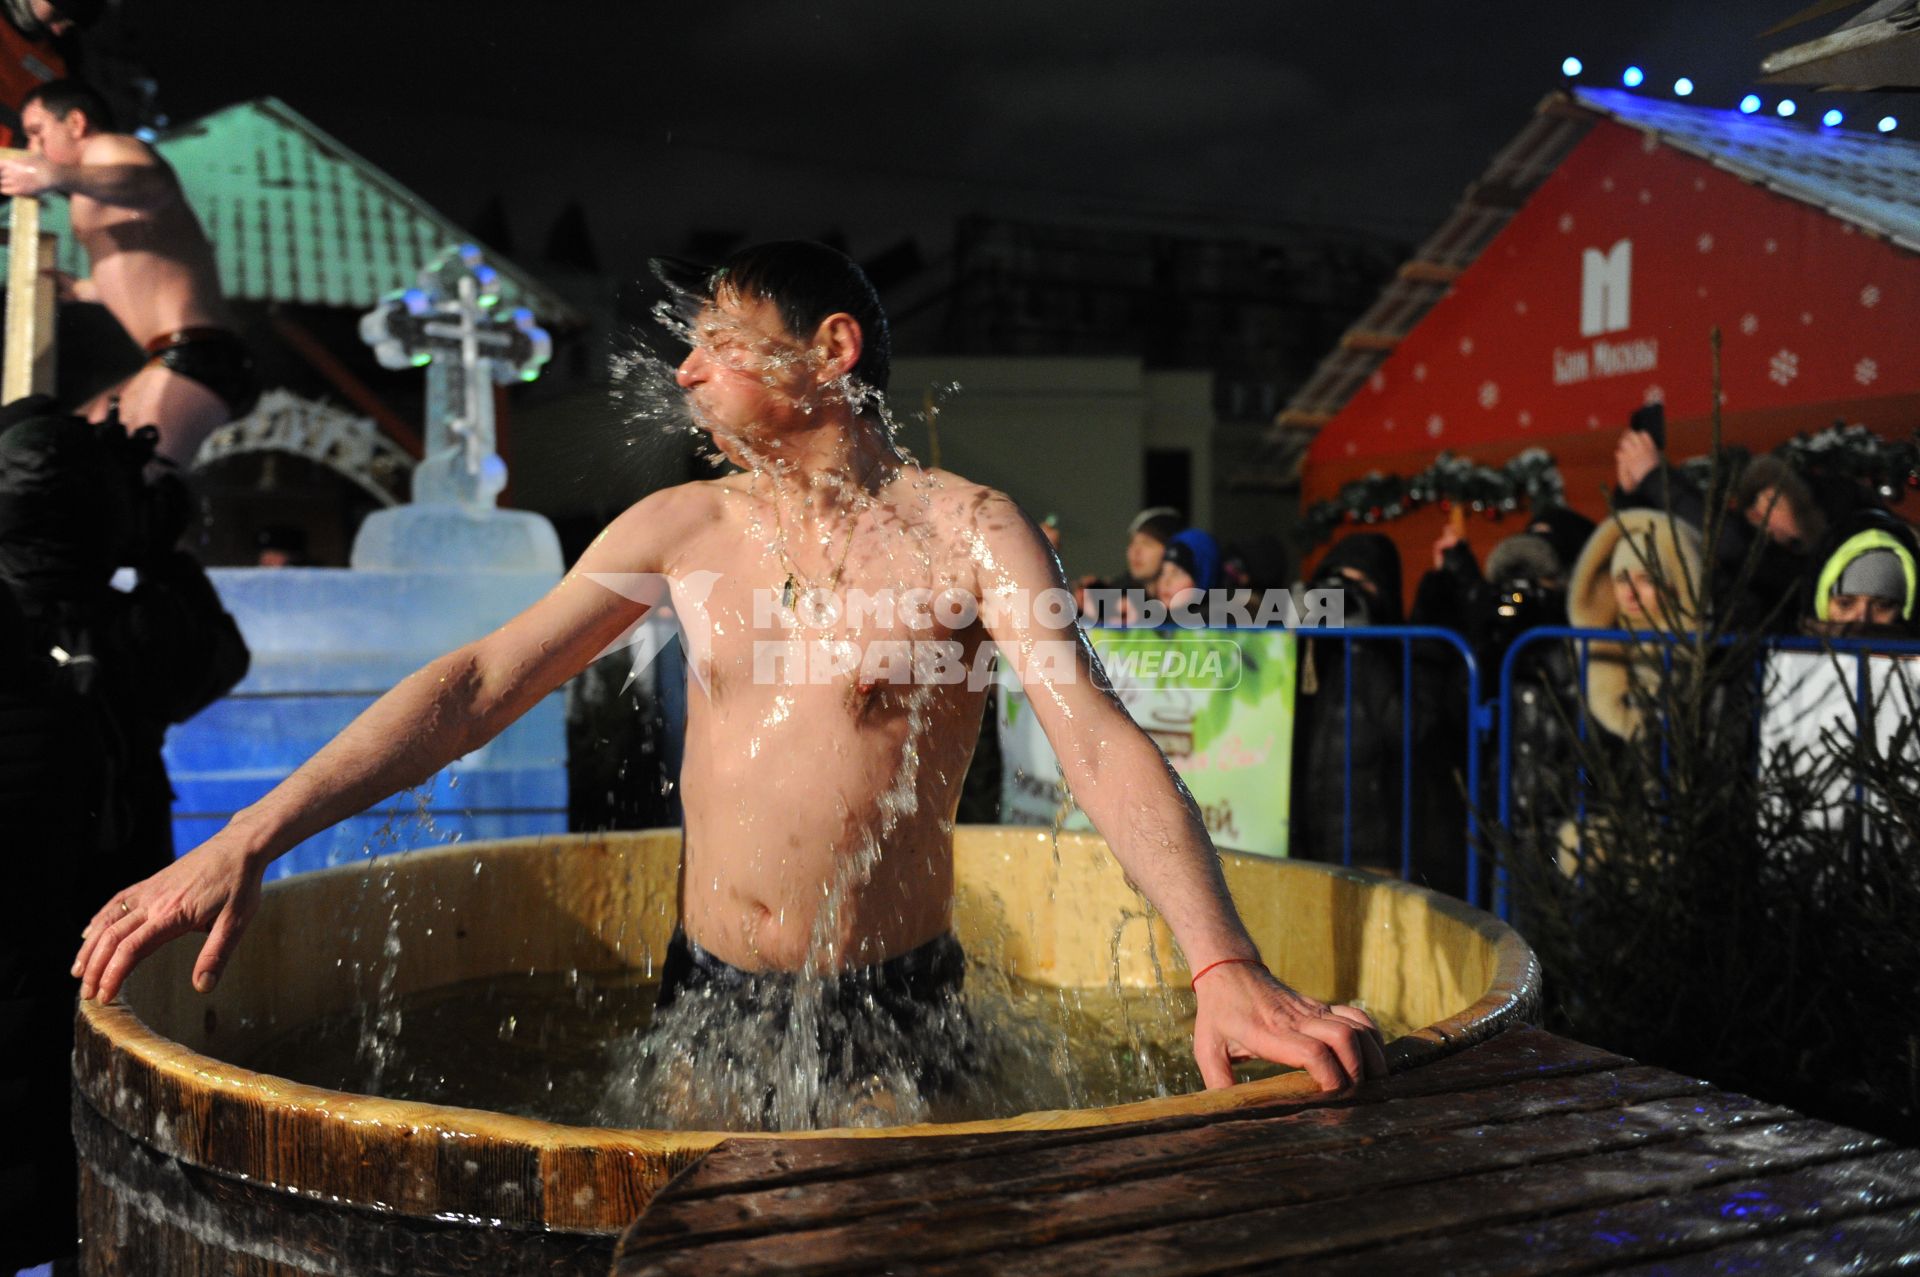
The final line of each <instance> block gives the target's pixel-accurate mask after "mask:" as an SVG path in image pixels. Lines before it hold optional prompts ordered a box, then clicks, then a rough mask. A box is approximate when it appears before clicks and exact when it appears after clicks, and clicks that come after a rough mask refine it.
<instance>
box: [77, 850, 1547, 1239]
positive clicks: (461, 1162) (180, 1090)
mask: <svg viewBox="0 0 1920 1277" xmlns="http://www.w3.org/2000/svg"><path fill="white" fill-rule="evenodd" d="M1057 846H1058V854H1057V855H1056V851H1055V847H1056V842H1055V838H1054V836H1053V835H1052V834H1050V833H1048V832H1047V831H1044V830H1032V829H1013V828H984V827H983V828H963V829H961V830H959V831H958V832H957V834H956V846H955V859H956V866H955V867H956V878H957V881H958V884H959V888H958V896H957V900H956V906H955V930H956V931H957V932H958V934H959V936H960V938H961V940H962V942H963V943H965V944H966V945H967V946H968V948H969V950H970V952H974V953H975V954H976V956H977V955H978V954H979V953H983V952H987V951H989V950H990V951H991V952H992V953H993V954H994V960H995V961H998V962H1002V963H1004V964H1005V965H1006V967H1007V968H1008V969H1009V970H1010V971H1012V972H1013V973H1014V974H1016V975H1018V976H1020V977H1021V978H1022V979H1024V980H1028V981H1033V982H1037V983H1040V984H1044V985H1051V986H1057V987H1065V988H1087V989H1105V988H1108V987H1109V985H1110V982H1111V981H1112V980H1114V979H1115V978H1117V979H1118V981H1119V982H1120V983H1121V984H1122V985H1123V986H1132V987H1141V988H1148V987H1151V986H1152V985H1153V984H1154V983H1155V981H1156V978H1157V976H1156V972H1157V971H1158V972H1164V973H1165V978H1166V979H1167V981H1168V982H1169V983H1172V982H1173V981H1176V980H1182V979H1184V976H1185V968H1184V967H1183V966H1182V965H1181V963H1180V960H1179V958H1178V955H1177V953H1176V952H1175V950H1174V948H1173V945H1172V942H1171V937H1170V936H1169V935H1168V933H1167V931H1166V929H1165V927H1164V924H1162V923H1160V922H1159V920H1158V919H1157V918H1151V917H1145V916H1143V915H1142V911H1141V908H1140V901H1139V898H1138V897H1137V896H1136V895H1134V893H1133V892H1132V891H1131V889H1130V888H1129V887H1128V885H1127V883H1126V881H1125V878H1124V877H1123V875H1122V874H1121V873H1120V871H1119V869H1118V867H1117V866H1116V865H1115V864H1114V862H1113V860H1112V857H1111V856H1110V855H1108V854H1107V852H1106V849H1105V847H1104V845H1103V844H1102V843H1101V842H1100V841H1099V840H1098V839H1097V838H1093V837H1090V836H1086V835H1076V834H1063V835H1060V836H1059V838H1058V842H1057ZM678 860H679V834H678V831H673V830H668V831H646V832H640V833H629V834H610V835H603V836H593V835H571V836H567V837H557V838H537V839H517V840H511V841H505V842H498V843H490V844H471V845H467V846H463V847H459V848H452V849H448V850H445V851H436V852H423V853H412V854H409V855H405V856H400V857H393V858H388V859H384V860H378V861H372V862H369V863H367V864H364V865H355V866H345V867H342V868H339V869H333V870H328V871H324V872H321V873H315V874H308V875H303V876H300V877H296V878H292V879H287V880H285V881H282V882H278V883H275V884H273V885H272V886H271V887H270V888H269V889H268V890H267V892H266V895H265V899H264V900H263V902H262V905H261V910H260V914H259V916H258V918H257V919H256V920H255V922H254V924H253V927H252V930H251V931H250V933H249V935H248V937H247V940H246V942H245V943H244V944H243V945H242V947H241V950H240V952H239V954H238V955H237V956H236V957H235V959H234V961H233V963H232V965H231V966H230V967H229V968H228V970H227V973H226V975H225V976H224V978H223V979H222V981H221V984H220V987H219V988H218V989H217V990H216V991H215V992H214V993H213V994H211V995H207V996H205V997H203V996H201V995H199V994H196V993H194V992H193V990H192V987H191V984H190V980H189V976H190V973H191V970H192V964H193V961H194V958H195V957H196V955H197V953H198V950H199V945H200V943H201V941H200V938H199V937H186V938H184V939H183V940H180V941H176V942H175V943H174V944H172V945H170V946H168V947H167V948H166V949H165V950H163V951H162V952H161V953H159V954H158V955H156V956H155V957H154V958H153V959H152V960H150V961H149V962H148V963H146V964H145V965H144V966H143V967H142V968H141V970H140V971H138V972H137V973H136V974H135V976H134V978H133V979H132V980H131V981H129V982H128V985H127V987H126V990H125V992H124V996H123V999H122V1000H121V1001H118V1002H115V1003H114V1004H113V1005H111V1006H105V1007H102V1006H98V1005H95V1004H91V1003H88V1004H83V1005H82V1006H81V1008H80V1011H79V1014H78V1018H77V1021H76V1033H75V1038H76V1042H75V1052H74V1077H75V1100H74V1131H75V1137H76V1140H77V1142H78V1144H79V1148H80V1155H81V1161H82V1176H81V1227H82V1232H83V1244H82V1253H83V1260H84V1262H85V1264H86V1266H87V1271H89V1272H92V1273H102V1274H106V1273H128V1274H132V1273H138V1274H142V1275H143V1277H145V1275H148V1274H175V1273H178V1274H199V1273H205V1272H223V1273H242V1274H274V1275H275V1277H279V1275H280V1274H293V1273H301V1274H308V1273H317V1274H336V1273H338V1274H348V1273H351V1274H386V1273H392V1274H403V1273H404V1274H416V1273H418V1274H437V1273H448V1274H451V1273H475V1272H542V1273H574V1272H578V1273H595V1274H599V1273H604V1272H605V1271H606V1270H607V1267H608V1265H609V1263H610V1262H611V1260H612V1257H613V1248H614V1244H615V1242H616V1240H617V1239H618V1237H619V1234H620V1232H621V1230H622V1229H623V1228H624V1227H625V1226H626V1225H627V1223H628V1222H629V1221H630V1220H632V1219H633V1217H634V1216H635V1215H637V1214H638V1213H639V1212H640V1211H641V1209H642V1208H643V1207H644V1206H645V1205H646V1204H647V1202H648V1201H649V1200H651V1198H652V1197H653V1195H654V1194H655V1193H657V1192H658V1191H659V1189H660V1188H661V1187H662V1186H663V1185H664V1184H665V1183H666V1181H667V1180H668V1179H670V1178H671V1177H672V1176H673V1175H674V1174H676V1173H677V1172H678V1171H680V1170H681V1169H683V1168H684V1167H686V1166H688V1165H690V1164H691V1163H692V1162H693V1161H694V1160H696V1159H697V1158H699V1157H700V1156H701V1155H702V1154H703V1153H705V1152H706V1151H707V1150H708V1149H710V1148H712V1147H713V1146H714V1145H715V1144H716V1143H718V1142H719V1141H720V1140H722V1139H724V1138H728V1133H727V1132H722V1131H629V1130H610V1129H605V1128H597V1127H585V1126H566V1125H561V1124H558V1123H553V1122H544V1121H537V1120H533V1119H530V1118H523V1117H515V1116H510V1115H507V1114H503V1113H495V1112H483V1111H480V1110H476V1109H468V1108H452V1107H444V1106H436V1105H430V1104H423V1103H417V1102H413V1101H406V1100H394V1099H382V1098H377V1097H371V1096H364V1095H351V1094H346V1093H344V1092H340V1091H332V1090H324V1089H321V1088H319V1087H314V1086H308V1085H303V1084H300V1083H297V1082H293V1081H289V1080H287V1079H284V1078H280V1077H275V1076H271V1075H269V1074H266V1073H261V1072H256V1071H253V1070H250V1069H248V1068H244V1067H241V1066H239V1065H237V1064H234V1063H231V1061H234V1060H246V1059H248V1058H252V1057H254V1056H255V1055H256V1054H257V1052H258V1051H259V1049H260V1048H261V1046H262V1044H263V1043H266V1042H269V1041H270V1040H272V1039H274V1038H275V1037H276V1036H278V1035H284V1034H285V1032H286V1031H287V1030H288V1029H289V1028H291V1027H294V1026H299V1025H303V1024H308V1023H311V1022H313V1021H316V1020H319V1019H321V1018H323V1017H326V1016H328V1015H330V1014H332V1015H338V1014H340V1013H343V1012H349V1011H352V1010H353V1009H354V1008H355V1006H356V1005H357V1004H358V1003H360V1002H363V1001H364V999H365V994H366V989H367V987H368V982H369V979H370V978H372V979H375V980H377V983H378V985H379V989H380V991H381V993H382V995H383V996H390V997H394V998H405V997H407V996H409V995H414V994H420V993H423V992H426V991H431V990H435V989H442V988H446V987H449V986H452V985H456V984H460V983H461V982H465V981H471V980H477V979H482V978H485V977H491V976H502V975H508V974H514V973H520V974H525V973H529V972H568V971H581V972H590V973H617V972H620V971H623V970H642V971H650V970H652V969H653V968H654V967H655V966H656V965H657V963H658V961H659V960H660V958H661V956H662V955H663V954H664V952H665V948H666V941H667V938H668V936H669V935H670V934H671V932H672V929H673V923H674V914H675V910H674V891H675V883H676V878H677V869H678ZM1226 869H1227V878H1228V882H1229V885H1230V886H1231V887H1232V889H1233V894H1234V898H1235V900H1236V901H1237V902H1238V903H1239V905H1240V908H1241V911H1242V913H1243V914H1244V915H1245V917H1246V919H1247V922H1248V925H1249V927H1250V928H1251V929H1252V931H1253V933H1254V935H1255V937H1256V939H1257V940H1259V942H1260V944H1261V947H1262V949H1263V951H1264V952H1265V953H1266V955H1267V957H1268V960H1269V961H1270V962H1271V963H1272V964H1273V966H1274V969H1275V970H1276V972H1278V973H1279V974H1280V975H1281V976H1282V978H1283V979H1286V980H1288V981H1289V982H1291V983H1293V984H1294V985H1296V986H1297V987H1299V988H1302V989H1303V990H1305V991H1306V992H1309V993H1311V994H1314V995H1316V996H1319V997H1323V998H1327V999H1330V1000H1341V1001H1351V1000H1354V999H1356V998H1357V999H1359V1000H1361V1001H1363V1002H1364V1003H1365V1004H1366V1005H1367V1006H1369V1007H1371V1008H1373V1009H1375V1010H1376V1011H1377V1012H1378V1013H1380V1014H1382V1015H1383V1016H1384V1017H1386V1018H1389V1019H1391V1020H1393V1021H1395V1022H1398V1023H1402V1024H1411V1025H1424V1026H1426V1027H1424V1028H1421V1029H1418V1030H1416V1031H1414V1032H1412V1033H1409V1034H1407V1035H1405V1036H1403V1037H1401V1038H1400V1039H1399V1040H1398V1041H1397V1042H1395V1043H1394V1044H1393V1045H1392V1046H1391V1047H1390V1049H1389V1055H1390V1058H1391V1059H1392V1060H1393V1062H1394V1064H1395V1067H1396V1068H1403V1067H1411V1066H1414V1065H1416V1064H1419V1063H1424V1062H1426V1061H1428V1060H1431V1059H1435V1058H1438V1057H1440V1056H1442V1055H1444V1054H1447V1053H1449V1052H1451V1051H1454V1050H1457V1049H1459V1048H1461V1047H1463V1046H1466V1045H1468V1044H1470V1043H1472V1042H1477V1041H1479V1040H1481V1039H1482V1038H1484V1037H1486V1036H1488V1035H1490V1034H1492V1033H1495V1032H1498V1031H1499V1030H1501V1029H1503V1028H1506V1027H1508V1026H1510V1025H1512V1024H1516V1023H1520V1022H1523V1021H1524V1020H1525V1019H1526V1018H1527V1017H1528V1016H1529V1015H1530V1013H1531V1010H1532V1004H1533V998H1534V992H1535V989H1536V987H1537V985H1538V969H1537V967H1536V965H1535V963H1534V960H1533V956H1532V954H1531V953H1530V952H1529V951H1528V949H1527V948H1526V946H1525V944H1524V943H1522V942H1521V940H1520V939H1519V937H1518V936H1517V935H1515V934H1514V933H1513V932H1512V931H1511V930H1509V929H1508V928H1507V927H1505V926H1503V925H1502V924H1500V923H1499V922H1498V921H1496V920H1495V919H1493V918H1491V917H1490V916H1488V915H1486V914H1483V913H1479V912H1477V911H1475V910H1472V909H1468V908H1467V907H1465V906H1464V905H1461V904H1459V903H1457V902H1454V901H1450V900H1447V899H1445V898H1443V897H1439V896H1435V895H1432V894H1431V893H1428V892H1424V891H1421V890H1419V889H1417V888H1413V887H1408V886H1405V885H1403V884H1400V883H1394V882H1388V881H1384V880H1381V879H1376V878H1370V877H1367V876H1364V875H1359V874H1352V873H1347V872H1344V871H1342V870H1338V869H1332V868H1328V867H1325V866H1319V865H1305V864H1295V863H1292V862H1288V861H1284V860H1266V859H1262V858H1258V857H1251V856H1238V855H1229V856H1228V857H1227V865H1226ZM1128 918H1131V919H1133V920H1134V921H1133V922H1125V921H1124V920H1125V919H1128ZM394 919H397V920H398V923H397V930H396V924H394V923H393V921H392V920H394ZM1122 925H1126V926H1129V927H1132V926H1139V927H1141V928H1144V930H1143V931H1142V932H1141V933H1140V935H1139V937H1138V939H1137V940H1135V939H1132V938H1131V937H1130V938H1129V941H1128V943H1125V944H1121V945H1116V944H1115V943H1114V941H1113V937H1114V935H1115V933H1116V929H1117V928H1118V927H1120V926H1122ZM396 936H397V937H398V938H399V940H400V943H399V945H398V947H397V954H392V955H391V956H390V954H389V950H390V949H392V947H393V946H392V945H391V943H390V942H391V941H392V940H393V939H394V938H396ZM369 973H375V974H374V975H373V976H371V977H370V975H369ZM1312 1089H1313V1087H1312V1083H1311V1082H1310V1081H1309V1080H1307V1079H1306V1078H1305V1077H1304V1076H1303V1075H1301V1074H1297V1073H1283V1074H1280V1075H1277V1076H1274V1077H1270V1078H1266V1079H1263V1080H1260V1081H1256V1082H1249V1083H1246V1084H1244V1085H1241V1086H1238V1087H1234V1088H1232V1089H1231V1090H1227V1091H1216V1092H1210V1093H1201V1094H1194V1095H1187V1096H1179V1097H1175V1098H1172V1099H1165V1100H1150V1101H1145V1102H1141V1103H1135V1104H1125V1105H1118V1106H1114V1107H1109V1108H1099V1109H1074V1110H1057V1111H1048V1112H1038V1113H1026V1114H1022V1115H1020V1116H1018V1117H1014V1118H1009V1119H1005V1120H999V1121H983V1122H964V1123H950V1124H946V1125H940V1126H932V1125H920V1126H902V1127H895V1128H890V1129H888V1130H883V1131H851V1132H850V1131H837V1132H825V1133H820V1134H832V1135H838V1136H842V1137H844V1136H848V1135H854V1136H859V1137H862V1138H875V1139H887V1138H893V1137H899V1136H902V1135H909V1136H927V1135H940V1134H952V1135H973V1134H979V1133H982V1132H989V1131H1004V1130H1039V1129H1048V1128H1058V1127H1069V1126H1081V1125H1092V1124H1107V1123H1113V1122H1122V1121H1132V1120H1142V1119H1147V1118H1164V1117H1168V1116H1175V1115H1179V1114H1184V1113H1191V1114H1201V1113H1211V1112H1220V1111H1222V1110H1226V1109H1233V1108H1238V1107H1244V1106H1251V1105H1257V1104H1263V1103H1270V1102H1272V1101H1273V1100H1274V1099H1276V1098H1280V1097H1284V1096H1288V1095H1299V1094H1304V1093H1307V1092H1310V1091H1311V1090H1312ZM761 1138H766V1139H771V1140H804V1139H810V1138H818V1135H816V1134H813V1133H805V1134H792V1135H773V1136H764V1137H761Z"/></svg>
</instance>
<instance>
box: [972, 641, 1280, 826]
mask: <svg viewBox="0 0 1920 1277" xmlns="http://www.w3.org/2000/svg"><path fill="white" fill-rule="evenodd" d="M1088 638H1090V639H1091V640H1092V642H1093V648H1094V651H1096V652H1097V653H1099V656H1100V663H1101V665H1102V666H1104V667H1105V669H1106V672H1107V677H1108V678H1109V679H1110V680H1112V683H1113V688H1114V691H1115V692H1116V693H1117V694H1118V695H1119V697H1120V700H1121V702H1122V703H1124V704H1125V705H1126V707H1127V712H1128V713H1130V714H1132V715H1133V720H1134V721H1135V722H1136V723H1139V724H1140V726H1141V727H1143V728H1145V729H1146V732H1147V734H1148V735H1149V736H1151V737H1153V740H1154V743H1155V744H1157V745H1159V746H1160V750H1161V752H1162V753H1164V754H1165V755H1166V756H1167V759H1168V761H1170V762H1171V763H1172V764H1173V766H1174V769H1175V770H1176V771H1178V772H1179V773H1180V778H1181V779H1182V780H1184V781H1185V782H1186V785H1187V788H1188V789H1189V790H1191V791H1192V792H1193V797H1194V801H1195V802H1197V803H1198V804H1199V805H1200V811H1201V814H1202V815H1203V816H1204V817H1205V818H1206V822H1207V832H1208V833H1209V834H1211V835H1212V836H1213V841H1214V844H1215V845H1216V846H1219V847H1224V848H1231V849H1233V850H1235V851H1246V852H1253V853H1256V854H1258V855H1263V856H1284V855H1286V854H1287V824H1288V819H1287V817H1288V812H1289V801H1290V790H1291V787H1292V777H1293V697H1294V681H1295V671H1296V669H1297V662H1298V654H1299V648H1298V645H1297V644H1296V642H1295V639H1294V635H1293V633H1292V632H1291V631H1289V630H1280V629H1275V630H1104V629H1097V630H1090V631H1088ZM999 695H1000V712H999V715H998V719H999V727H1000V732H999V736H1000V759H1001V771H1000V775H1001V781H1000V818H1001V819H1002V820H1003V821H1006V822H1007V823H1009V824H1021V825H1029V824H1033V825H1051V824H1053V823H1054V821H1055V819H1056V818H1060V827H1061V828H1062V829H1077V830H1087V829H1091V828H1092V825H1091V824H1089V823H1088V821H1087V818H1086V815H1085V813H1083V812H1082V811H1081V810H1080V809H1079V808H1078V807H1075V806H1073V805H1072V800H1071V799H1070V798H1069V797H1068V795H1067V793H1066V788H1065V785H1064V783H1063V781H1062V779H1061V772H1060V763H1059V760H1058V759H1056V758H1055V757H1054V753H1053V749H1052V747H1051V746H1050V745H1049V744H1048V743H1047V738H1046V734H1045V733H1044V732H1042V731H1041V729H1040V724H1039V722H1038V721H1037V720H1036V719H1035V717H1034V714H1033V709H1032V707H1031V706H1030V705H1029V704H1028V702H1027V696H1026V693H1025V692H1024V691H1022V690H1021V688H1020V686H1019V684H1018V683H1016V682H1015V681H1014V679H1013V677H1012V675H1011V674H1009V673H1008V672H1006V671H1005V670H1004V669H1002V671H1001V674H1000V687H999Z"/></svg>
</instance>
